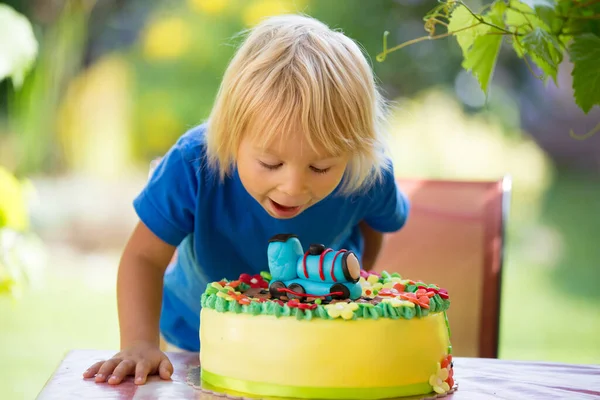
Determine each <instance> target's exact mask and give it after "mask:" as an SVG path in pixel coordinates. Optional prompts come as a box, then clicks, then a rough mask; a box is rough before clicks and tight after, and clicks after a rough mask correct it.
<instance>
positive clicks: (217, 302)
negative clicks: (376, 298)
mask: <svg viewBox="0 0 600 400" xmlns="http://www.w3.org/2000/svg"><path fill="white" fill-rule="evenodd" d="M395 277H400V275H399V274H396V273H394V274H391V275H390V274H389V273H387V272H383V273H382V274H381V278H380V280H379V281H380V283H387V282H390V281H391V280H392V278H395ZM222 282H232V281H231V280H227V279H223V280H222ZM242 285H243V286H242V290H243V291H245V290H247V289H248V288H249V286H247V285H245V284H243V283H242ZM421 287H425V288H428V287H429V288H435V289H439V287H438V286H436V285H427V284H425V283H422V282H416V283H415V284H414V285H412V284H409V285H406V286H405V292H413V293H414V292H416V291H417V290H418V289H419V288H421ZM220 291H221V292H224V293H223V294H225V293H226V291H225V290H219V289H217V288H215V287H214V286H212V283H209V284H208V285H207V287H206V290H205V291H204V293H203V294H202V296H201V306H202V308H207V309H212V310H216V311H218V312H222V313H225V312H233V313H236V314H240V313H244V314H251V315H273V316H275V317H276V318H280V317H293V318H296V319H297V320H299V321H301V320H306V321H310V320H312V319H313V318H320V319H326V320H330V319H334V318H332V317H331V316H329V314H328V313H327V309H326V308H325V307H324V305H322V304H318V305H317V307H316V308H315V309H313V310H310V309H305V310H303V309H300V308H297V307H290V306H288V305H287V304H284V305H283V306H282V305H280V304H279V303H277V302H276V301H274V300H270V299H269V300H266V301H264V302H262V303H259V302H256V301H253V302H252V303H250V304H249V305H242V304H239V303H238V302H237V301H235V300H227V299H225V298H224V297H222V296H219V295H218V293H219V292H220ZM243 291H242V293H243ZM354 303H355V304H358V308H357V309H356V310H354V311H353V316H352V318H350V319H348V321H352V320H357V319H379V318H390V319H407V320H408V319H412V318H423V317H426V316H427V315H429V314H431V313H439V312H444V313H445V312H446V311H447V310H448V309H449V308H450V299H443V298H442V297H441V296H440V295H439V294H437V293H436V294H435V295H434V296H433V297H431V298H430V299H429V309H427V308H423V307H421V306H420V305H418V304H414V307H410V306H405V305H401V306H394V305H392V304H391V303H388V302H380V303H379V304H376V305H375V304H371V303H357V302H354ZM335 319H343V318H335ZM344 320H345V319H344ZM446 322H447V321H446ZM447 327H448V326H447ZM448 330H449V327H448Z"/></svg>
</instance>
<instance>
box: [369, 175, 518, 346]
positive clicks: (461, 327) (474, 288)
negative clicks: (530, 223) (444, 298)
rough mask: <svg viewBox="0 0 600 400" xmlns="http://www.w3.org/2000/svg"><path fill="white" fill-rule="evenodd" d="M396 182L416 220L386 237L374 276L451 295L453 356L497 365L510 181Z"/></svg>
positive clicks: (414, 180) (410, 218) (416, 180)
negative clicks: (432, 286) (391, 275)
mask: <svg viewBox="0 0 600 400" xmlns="http://www.w3.org/2000/svg"><path fill="white" fill-rule="evenodd" d="M398 182H399V185H400V187H401V188H402V190H403V191H404V192H405V193H406V194H407V195H408V197H409V198H410V201H411V213H410V215H409V218H408V221H407V224H406V225H405V226H404V228H402V229H401V230H400V231H398V232H395V233H392V234H386V235H384V243H383V248H382V251H381V254H380V257H379V258H378V260H377V262H376V265H375V266H374V268H373V270H374V271H376V272H381V271H383V270H386V271H388V272H398V273H400V274H401V275H402V277H403V278H408V279H413V280H423V281H424V282H428V283H436V284H438V285H440V286H442V287H444V288H445V289H447V290H448V292H449V294H450V300H451V306H450V309H449V310H448V320H449V323H450V330H451V341H452V348H453V354H454V355H456V356H464V357H487V358H497V357H498V342H499V337H498V336H499V333H498V331H499V317H500V290H501V289H500V288H501V271H502V264H503V250H504V229H505V224H506V219H507V213H508V205H509V198H510V193H511V180H510V178H509V177H504V178H503V179H500V180H497V181H483V182H467V181H464V182H463V181H444V180H419V179H398Z"/></svg>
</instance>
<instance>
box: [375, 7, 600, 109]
mask: <svg viewBox="0 0 600 400" xmlns="http://www.w3.org/2000/svg"><path fill="white" fill-rule="evenodd" d="M423 20H424V21H425V25H424V28H425V31H426V32H427V35H425V36H422V37H419V38H416V39H413V40H409V41H407V42H404V43H402V44H399V45H397V46H395V47H392V48H388V47H387V36H388V35H389V32H387V31H386V32H384V35H383V51H382V52H381V53H380V54H378V55H377V61H379V62H383V61H385V59H386V57H387V55H388V54H390V53H392V52H394V51H397V50H400V49H401V48H403V47H406V46H409V45H412V44H416V43H418V42H421V41H424V40H432V39H441V38H445V37H449V36H454V37H455V38H456V40H457V42H458V45H459V46H460V48H461V51H462V56H463V61H462V64H461V65H462V67H463V68H464V69H465V70H466V71H468V72H470V73H471V74H473V76H475V78H476V79H477V81H478V82H479V85H480V87H481V89H482V90H483V92H484V93H485V94H486V96H487V94H488V89H489V83H490V81H491V79H492V75H493V72H494V67H495V65H496V62H497V58H498V53H499V51H500V47H501V45H502V41H503V40H506V41H507V42H508V43H509V44H511V45H512V49H513V50H514V52H515V54H516V55H517V56H518V57H519V58H521V59H523V61H524V62H525V64H526V65H527V68H529V71H531V73H532V74H533V75H534V76H536V77H537V78H539V79H541V80H542V81H543V82H544V84H545V83H546V82H547V80H548V78H552V79H553V81H554V82H555V84H557V85H558V83H557V73H558V69H559V66H560V64H561V62H562V61H563V58H564V55H565V54H566V55H568V57H569V59H570V61H571V62H572V63H573V70H572V72H571V75H572V76H573V92H574V93H573V94H574V98H575V103H576V104H577V105H578V107H579V108H581V110H583V112H584V113H585V114H588V113H589V111H590V110H591V109H592V107H593V106H600V0H521V1H520V0H495V1H493V2H492V3H490V4H487V5H485V6H484V7H483V8H482V9H481V10H479V11H477V12H476V11H474V10H472V9H471V8H469V7H468V6H467V5H466V4H465V3H463V2H462V1H457V0H438V5H437V6H436V7H435V8H433V9H432V10H431V11H429V12H428V13H427V14H426V15H425V16H424V17H423ZM439 26H442V27H443V28H441V29H440V30H442V31H443V30H445V31H444V32H443V33H438V32H437V29H438V27H439ZM533 65H535V66H537V68H538V69H539V70H540V71H541V72H542V74H538V73H536V72H535V71H534V68H533Z"/></svg>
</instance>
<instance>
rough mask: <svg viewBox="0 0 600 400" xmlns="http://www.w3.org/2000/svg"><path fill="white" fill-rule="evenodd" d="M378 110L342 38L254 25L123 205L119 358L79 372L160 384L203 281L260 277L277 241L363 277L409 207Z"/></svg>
mask: <svg viewBox="0 0 600 400" xmlns="http://www.w3.org/2000/svg"><path fill="white" fill-rule="evenodd" d="M383 114H384V104H383V100H382V98H381V97H380V95H379V93H378V91H377V88H376V85H375V82H374V78H373V73H372V71H371V69H370V66H369V64H368V63H367V61H366V59H365V57H364V56H363V54H362V53H361V51H360V49H359V47H358V46H357V45H356V44H355V43H354V42H353V41H352V40H350V39H349V38H348V37H346V36H344V35H343V34H342V33H339V32H335V31H332V30H330V29H329V28H328V27H327V26H325V25H324V24H322V23H321V22H319V21H316V20H314V19H312V18H309V17H305V16H297V15H287V16H278V17H272V18H269V19H266V20H265V21H263V22H262V23H261V24H259V25H258V26H256V27H255V28H254V29H253V30H252V31H251V32H250V34H249V36H248V37H247V38H246V40H245V42H244V43H243V45H242V46H241V47H240V49H239V50H238V52H237V53H236V55H235V57H234V58H233V59H232V61H231V63H230V65H229V66H228V69H227V71H226V73H225V76H224V78H223V82H222V84H221V88H220V90H219V93H218V95H217V98H216V101H215V105H214V109H213V110H212V113H211V115H210V117H209V119H208V121H207V122H206V123H205V124H202V125H200V126H198V127H196V128H194V129H192V130H190V131H189V132H187V133H185V134H184V135H183V136H182V137H181V138H180V139H179V140H178V141H177V143H176V144H175V145H174V146H173V147H172V148H171V149H170V150H169V152H168V153H167V154H166V156H165V157H164V158H163V160H162V161H161V163H160V164H159V165H158V167H157V169H156V171H154V173H153V174H152V176H151V178H150V180H149V182H148V184H147V186H146V187H145V188H144V190H143V191H142V192H141V193H140V195H139V196H138V197H137V198H136V199H135V201H134V206H135V210H136V211H137V213H138V215H139V217H140V220H141V221H140V223H139V224H138V225H137V227H136V228H135V230H134V232H133V234H132V236H131V238H130V240H129V242H128V244H127V246H126V248H125V251H124V253H123V256H122V260H121V263H120V267H119V274H118V284H117V294H118V307H119V323H120V329H121V351H120V352H119V353H117V354H116V355H115V356H114V357H113V358H111V359H110V360H107V361H101V362H98V363H95V364H94V365H92V366H91V367H90V368H89V369H88V370H87V371H86V372H85V373H84V377H87V378H90V377H93V376H95V380H96V382H104V381H106V380H107V378H108V377H109V375H112V376H111V377H110V379H108V382H109V383H111V384H118V383H120V382H121V381H122V380H123V379H124V377H125V376H127V375H135V383H137V384H142V383H144V382H145V381H146V378H147V375H148V374H156V373H158V374H159V375H160V377H161V378H163V379H168V378H169V377H170V376H171V374H172V372H173V366H172V364H171V363H170V361H169V359H168V358H167V356H166V354H165V353H163V352H162V351H161V349H160V347H159V340H160V335H161V334H162V335H163V337H164V338H165V340H166V341H167V342H168V343H170V344H171V345H174V346H177V347H179V348H181V349H184V350H190V351H198V350H199V348H200V343H199V324H200V321H199V314H200V297H201V294H202V292H203V291H204V289H205V288H206V285H207V283H209V282H212V281H218V280H220V279H221V278H223V277H229V278H237V277H238V276H239V275H240V274H241V273H249V274H255V273H259V272H260V271H262V270H266V268H267V244H268V240H269V238H270V237H272V236H273V235H275V234H278V233H294V234H296V235H298V236H299V238H300V240H301V242H302V245H303V247H304V248H307V247H308V245H309V244H311V243H322V244H324V245H325V246H327V247H331V248H345V249H348V250H352V251H354V252H355V253H356V254H357V255H359V257H360V258H361V261H362V266H363V268H364V269H367V270H368V269H370V268H371V267H372V266H373V263H374V262H375V259H376V257H377V253H378V251H379V248H380V244H381V240H382V232H392V231H396V230H398V229H400V228H401V227H402V226H403V225H404V224H405V221H406V218H407V214H408V209H409V205H408V201H407V199H406V198H405V196H404V195H403V194H402V192H401V191H400V190H399V189H398V188H397V187H396V184H395V179H394V173H393V169H392V166H391V163H390V161H389V159H388V158H387V157H386V155H385V150H386V147H385V143H384V140H383V138H384V134H383V129H382V122H383ZM176 249H177V256H176V259H175V261H173V263H171V260H172V256H173V254H174V252H175V250H176ZM170 264H171V265H170ZM169 265H170V268H169V269H168V270H167V266H169ZM165 272H166V273H165Z"/></svg>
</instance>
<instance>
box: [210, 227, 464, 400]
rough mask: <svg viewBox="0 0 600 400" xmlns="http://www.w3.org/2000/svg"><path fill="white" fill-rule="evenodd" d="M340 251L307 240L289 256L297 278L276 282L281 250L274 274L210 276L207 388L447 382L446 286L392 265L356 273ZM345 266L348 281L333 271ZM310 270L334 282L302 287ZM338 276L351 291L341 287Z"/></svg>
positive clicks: (258, 390) (362, 393) (262, 393)
mask: <svg viewBox="0 0 600 400" xmlns="http://www.w3.org/2000/svg"><path fill="white" fill-rule="evenodd" d="M289 240H292V241H293V240H294V237H293V235H284V236H282V235H279V236H277V237H274V239H272V243H273V242H275V244H276V245H284V244H290V243H289ZM292 244H293V245H294V246H296V249H295V251H296V252H299V250H298V248H297V246H298V244H297V243H292ZM270 246H271V243H270ZM270 250H271V249H270ZM343 252H345V250H340V251H332V250H331V249H324V248H322V246H321V247H320V248H314V247H313V246H311V248H310V249H309V250H308V251H306V252H305V253H303V254H302V255H301V256H300V257H298V258H297V259H294V262H297V265H295V266H294V268H295V269H297V274H296V277H295V278H294V277H292V276H291V275H289V274H288V275H287V276H286V279H287V280H279V279H275V278H280V277H281V276H283V275H282V274H281V271H282V270H281V269H280V268H279V267H281V266H282V265H283V264H285V263H281V262H280V261H281V259H282V251H281V249H280V248H277V249H273V251H272V252H271V251H270V253H269V270H270V272H263V273H261V274H260V275H255V276H249V275H247V274H243V275H242V276H240V277H239V278H238V279H236V280H227V279H223V280H222V281H220V282H213V283H211V284H209V285H208V287H207V289H206V291H205V293H204V294H203V295H202V311H201V314H200V344H201V346H200V367H201V380H202V385H203V387H205V388H209V389H211V390H214V391H220V392H224V393H229V394H232V395H238V396H240V395H243V396H247V397H253V396H254V397H288V398H319V399H382V398H394V397H402V396H413V395H425V394H429V393H439V394H443V393H446V392H448V391H449V390H451V388H452V387H453V386H454V381H453V377H452V376H453V372H452V367H453V363H452V356H451V349H452V347H451V345H450V335H449V327H448V321H447V318H446V310H447V309H448V307H449V305H450V300H449V298H448V293H447V292H446V291H445V290H444V289H442V288H440V287H438V286H436V285H432V284H425V283H424V282H415V281H412V280H409V279H402V277H401V276H400V275H399V274H396V273H394V274H391V275H390V274H388V273H386V272H384V273H382V274H381V275H378V274H374V273H368V272H365V271H360V270H356V271H353V270H352V268H354V266H353V263H355V262H356V260H354V259H353V254H351V252H346V253H350V254H345V253H343ZM323 253H325V254H323ZM336 254H337V256H336ZM287 256H289V254H288V255H287ZM327 256H329V260H328V258H327ZM283 257H284V258H285V257H286V255H283ZM294 257H295V256H294ZM292 258H293V257H292ZM311 258H314V263H313V262H312V261H310V259H311ZM341 258H344V260H343V261H342V260H341ZM278 262H279V264H281V265H275V264H277V263H278ZM311 263H312V264H311ZM344 264H347V265H344ZM286 265H287V266H286ZM286 265H283V267H286V268H288V267H290V266H291V263H287V264H286ZM327 266H329V268H328V267H327ZM312 267H314V268H312ZM290 268H291V267H290ZM311 268H312V269H311ZM336 268H339V271H342V270H343V272H339V271H338V270H337V269H336ZM338 272H339V274H338ZM344 273H345V276H346V277H347V278H348V279H347V280H346V281H343V280H342V279H340V278H339V277H340V276H343V275H344ZM336 274H338V278H337V279H336ZM357 274H358V275H357ZM299 275H301V276H299ZM313 276H316V277H317V279H316V280H321V282H322V284H323V283H326V286H327V287H333V288H334V289H336V288H337V289H336V290H330V291H327V290H325V292H328V293H323V292H319V293H317V292H318V289H314V288H313V289H312V290H308V291H307V290H306V288H311V284H312V283H310V282H304V281H302V279H306V280H308V279H309V278H310V277H313ZM291 278H294V279H291ZM290 279H291V280H290ZM327 281H328V282H329V283H327ZM281 282H284V283H285V282H287V283H288V284H281ZM289 282H292V283H294V284H295V285H292V284H289ZM340 282H342V283H344V282H345V284H348V287H349V290H348V291H344V290H341V289H340V288H341V286H339V284H340ZM335 283H337V284H338V286H333V284H335ZM354 283H355V284H356V285H357V287H358V288H359V292H356V291H354V289H353V288H354V287H353V286H352V284H354ZM281 287H286V288H293V289H294V290H286V289H277V288H281ZM342 292H345V293H342ZM332 293H333V294H332ZM311 295H313V296H314V297H313V296H311Z"/></svg>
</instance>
